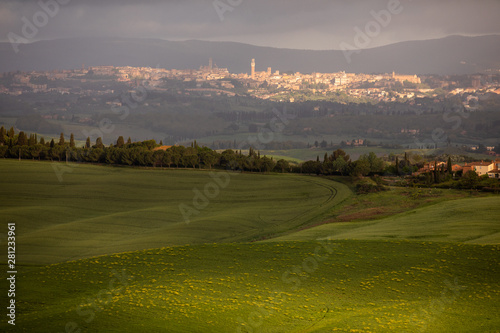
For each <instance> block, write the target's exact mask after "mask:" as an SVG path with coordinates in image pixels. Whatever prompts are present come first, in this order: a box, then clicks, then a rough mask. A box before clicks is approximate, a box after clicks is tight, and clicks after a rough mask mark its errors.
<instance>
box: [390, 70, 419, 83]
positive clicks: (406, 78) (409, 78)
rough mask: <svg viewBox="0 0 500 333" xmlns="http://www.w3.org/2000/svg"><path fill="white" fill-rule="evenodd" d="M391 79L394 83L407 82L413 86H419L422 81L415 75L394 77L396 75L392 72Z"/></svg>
mask: <svg viewBox="0 0 500 333" xmlns="http://www.w3.org/2000/svg"><path fill="white" fill-rule="evenodd" d="M392 79H393V80H395V81H399V82H401V83H403V82H405V81H408V82H411V83H415V84H420V83H422V81H421V80H420V78H419V77H418V76H417V75H416V74H415V75H396V73H394V72H392Z"/></svg>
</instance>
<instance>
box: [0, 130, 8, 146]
mask: <svg viewBox="0 0 500 333" xmlns="http://www.w3.org/2000/svg"><path fill="white" fill-rule="evenodd" d="M6 135H7V131H6V130H5V128H4V127H3V126H2V127H1V128H0V144H2V145H3V144H4V143H5V136H6Z"/></svg>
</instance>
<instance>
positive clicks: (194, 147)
mask: <svg viewBox="0 0 500 333" xmlns="http://www.w3.org/2000/svg"><path fill="white" fill-rule="evenodd" d="M161 146H162V142H160V143H159V144H157V143H156V141H155V140H148V141H141V142H132V141H131V139H130V138H128V140H125V139H124V138H123V137H122V136H120V137H118V139H117V140H116V143H114V144H111V145H109V146H105V145H104V144H103V141H102V139H101V138H97V139H96V141H95V143H92V142H91V140H90V138H87V140H86V142H85V145H84V146H83V147H77V146H76V144H75V138H74V135H73V134H70V138H69V141H68V140H67V139H66V137H65V135H64V133H61V135H60V137H59V140H54V139H51V140H50V141H48V142H46V141H45V139H44V138H43V137H41V138H40V139H39V138H38V136H37V135H36V134H26V133H25V132H23V131H20V132H19V133H15V130H14V128H10V129H9V130H8V131H7V130H6V129H5V128H4V127H3V126H2V127H1V128H0V158H17V159H32V160H50V161H67V162H86V163H104V164H116V165H129V166H146V167H162V168H198V169H212V168H217V169H227V170H235V171H236V170H240V171H249V172H280V173H290V172H293V173H305V174H317V175H320V174H321V175H334V174H338V175H356V176H366V175H368V174H370V173H381V172H383V171H384V170H385V162H384V161H383V160H382V159H380V158H378V157H377V156H376V155H375V154H374V153H370V154H368V155H363V156H361V158H360V159H358V160H357V161H354V162H353V161H351V159H350V157H349V155H347V154H346V153H345V151H343V150H342V149H337V150H336V151H334V152H333V153H332V154H330V155H328V154H325V156H324V158H323V161H320V159H319V156H318V158H317V160H316V161H307V162H304V163H301V164H298V165H296V164H290V162H288V161H287V160H284V159H280V160H277V161H276V160H275V159H274V158H273V157H268V156H262V155H261V153H260V151H257V150H255V149H253V148H252V147H250V148H249V149H248V153H247V152H245V153H242V151H241V150H236V149H235V150H233V149H226V150H224V151H222V152H217V151H215V150H212V149H210V148H208V147H200V146H199V145H198V144H197V143H196V141H194V142H193V143H192V144H191V146H188V147H184V146H172V147H169V148H168V149H163V148H161ZM155 148H156V149H155Z"/></svg>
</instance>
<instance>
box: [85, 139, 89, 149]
mask: <svg viewBox="0 0 500 333" xmlns="http://www.w3.org/2000/svg"><path fill="white" fill-rule="evenodd" d="M85 148H90V138H89V137H87V141H85Z"/></svg>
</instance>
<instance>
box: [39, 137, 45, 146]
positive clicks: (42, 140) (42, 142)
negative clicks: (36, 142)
mask: <svg viewBox="0 0 500 333" xmlns="http://www.w3.org/2000/svg"><path fill="white" fill-rule="evenodd" d="M40 144H41V145H42V146H45V139H44V138H43V136H42V138H41V139H40Z"/></svg>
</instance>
